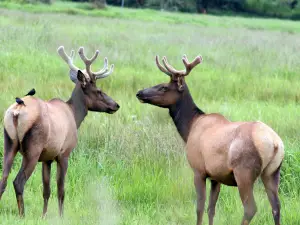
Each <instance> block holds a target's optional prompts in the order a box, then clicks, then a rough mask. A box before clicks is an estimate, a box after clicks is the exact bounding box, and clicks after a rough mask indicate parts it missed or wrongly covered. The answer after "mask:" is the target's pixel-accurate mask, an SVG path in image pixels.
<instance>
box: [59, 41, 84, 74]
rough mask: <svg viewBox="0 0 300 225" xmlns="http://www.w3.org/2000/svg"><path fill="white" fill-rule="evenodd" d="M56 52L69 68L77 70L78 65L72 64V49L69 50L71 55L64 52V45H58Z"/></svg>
mask: <svg viewBox="0 0 300 225" xmlns="http://www.w3.org/2000/svg"><path fill="white" fill-rule="evenodd" d="M57 52H58V54H59V55H60V57H61V58H62V59H63V60H64V61H65V62H66V63H67V64H68V65H69V67H70V69H71V70H73V71H76V72H77V71H78V70H79V69H78V67H77V66H75V65H74V64H73V57H74V50H72V51H71V55H70V56H68V55H67V53H66V52H65V48H64V46H60V47H58V49H57Z"/></svg>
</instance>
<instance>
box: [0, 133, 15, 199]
mask: <svg viewBox="0 0 300 225" xmlns="http://www.w3.org/2000/svg"><path fill="white" fill-rule="evenodd" d="M18 145H19V144H18V142H17V141H15V142H13V140H12V139H11V138H10V136H9V135H8V133H7V131H6V129H4V157H3V171H2V179H1V181H0V199H1V197H2V194H3V193H4V191H5V188H6V185H7V178H8V175H9V173H10V170H11V167H12V164H13V161H14V158H15V156H16V154H17V152H18V147H19V146H18Z"/></svg>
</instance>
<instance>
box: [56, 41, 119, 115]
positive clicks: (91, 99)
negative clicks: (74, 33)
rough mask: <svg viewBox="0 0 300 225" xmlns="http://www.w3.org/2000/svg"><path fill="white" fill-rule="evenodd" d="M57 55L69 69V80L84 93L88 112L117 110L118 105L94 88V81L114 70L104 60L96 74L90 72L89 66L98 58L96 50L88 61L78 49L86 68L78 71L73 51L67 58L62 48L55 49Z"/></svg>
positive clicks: (82, 51)
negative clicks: (74, 62)
mask: <svg viewBox="0 0 300 225" xmlns="http://www.w3.org/2000/svg"><path fill="white" fill-rule="evenodd" d="M57 52H58V54H59V55H60V56H61V57H62V59H63V60H64V61H65V62H66V63H67V64H68V65H69V67H70V79H71V80H72V81H73V82H74V83H75V84H76V86H79V87H80V88H81V89H82V91H83V93H84V101H85V104H86V106H87V108H88V110H90V111H97V112H107V113H110V114H111V113H114V112H116V111H117V110H118V109H119V105H118V104H117V103H116V102H115V101H114V100H113V99H112V98H111V97H109V96H108V95H106V94H105V93H104V92H103V91H102V90H101V89H100V88H97V86H96V80H98V79H102V78H105V77H107V76H109V75H110V74H111V73H112V72H113V69H114V65H113V64H112V65H111V66H110V68H108V60H107V58H104V67H103V69H101V70H99V71H98V72H93V71H92V70H91V65H92V63H93V62H94V61H95V59H96V58H97V57H98V54H99V51H98V50H97V51H96V52H95V54H94V56H93V57H92V58H90V59H88V58H87V57H86V56H85V54H84V49H83V47H80V48H79V50H78V54H79V56H80V58H81V59H82V61H83V62H84V64H85V66H86V68H85V69H84V70H80V69H79V68H78V67H76V66H75V65H74V64H73V58H74V50H72V51H71V55H70V56H68V55H67V54H66V52H65V50H64V47H63V46H60V47H59V48H58V49H57Z"/></svg>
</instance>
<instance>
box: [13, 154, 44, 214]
mask: <svg viewBox="0 0 300 225" xmlns="http://www.w3.org/2000/svg"><path fill="white" fill-rule="evenodd" d="M38 159H39V156H34V157H32V158H30V157H26V156H24V157H23V160H22V166H21V169H20V170H19V173H18V175H17V176H16V179H15V180H14V188H15V192H16V198H17V202H18V208H19V215H20V216H21V217H23V216H24V215H25V210H24V200H23V192H24V186H25V183H26V181H27V180H28V179H29V177H30V176H31V174H32V172H33V170H34V168H35V166H36V164H37V162H38Z"/></svg>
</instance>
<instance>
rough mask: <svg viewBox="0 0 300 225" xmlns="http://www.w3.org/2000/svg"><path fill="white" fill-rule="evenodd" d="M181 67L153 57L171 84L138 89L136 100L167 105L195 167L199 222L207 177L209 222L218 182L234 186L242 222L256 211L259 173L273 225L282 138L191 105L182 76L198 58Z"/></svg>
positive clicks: (277, 208)
mask: <svg viewBox="0 0 300 225" xmlns="http://www.w3.org/2000/svg"><path fill="white" fill-rule="evenodd" d="M182 60H183V63H184V65H185V68H186V69H185V70H182V71H178V70H175V69H174V68H173V67H172V66H171V65H169V63H168V61H167V59H166V57H164V58H163V64H164V67H163V66H162V65H161V64H160V63H159V60H158V56H156V64H157V67H158V68H159V69H160V70H161V71H162V72H163V73H165V74H167V75H168V76H170V78H171V79H170V82H169V83H164V84H159V85H156V86H154V87H151V88H147V89H144V90H141V91H139V92H138V93H137V98H138V99H139V100H140V101H141V102H144V103H149V104H152V105H156V106H159V107H162V108H168V109H169V114H170V116H171V117H172V119H173V121H174V123H175V125H176V127H177V130H178V132H179V134H180V135H181V137H182V139H183V140H184V141H185V142H186V153H187V159H188V161H189V164H190V166H191V168H192V169H193V171H194V184H195V188H196V192H197V225H200V224H202V217H203V211H204V205H205V199H206V179H207V178H209V179H210V180H211V192H210V199H209V206H208V218H209V224H210V225H212V224H213V218H214V215H215V206H216V202H217V199H218V196H219V192H220V186H221V184H225V185H229V186H237V187H238V190H239V193H240V197H241V200H242V203H243V206H244V217H243V219H242V225H246V224H249V223H250V221H251V219H252V218H253V216H254V215H255V213H256V204H255V201H254V196H253V185H254V182H255V181H256V179H257V178H258V177H259V176H261V178H262V181H263V183H264V186H265V190H266V192H267V195H268V198H269V201H270V203H271V206H272V213H273V217H274V221H275V224H276V225H279V223H280V202H279V197H278V186H279V176H280V166H281V163H282V160H283V157H284V147H283V143H282V141H281V139H280V137H279V136H278V135H277V134H276V133H275V132H274V131H273V130H272V129H271V128H270V127H268V126H267V125H265V124H264V123H262V122H231V121H229V120H227V119H226V118H225V117H224V116H222V115H221V114H217V113H213V114H205V113H204V112H203V111H201V110H200V109H199V108H198V107H197V106H196V104H195V103H194V101H193V99H192V97H191V95H190V92H189V89H188V87H187V84H186V82H185V79H184V77H185V76H187V75H188V74H189V73H190V72H191V70H192V69H193V68H194V67H195V66H196V65H198V64H200V63H201V62H202V58H201V57H200V56H198V57H196V58H195V60H194V61H193V62H191V63H189V61H188V59H187V57H186V56H184V57H183V59H182Z"/></svg>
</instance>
